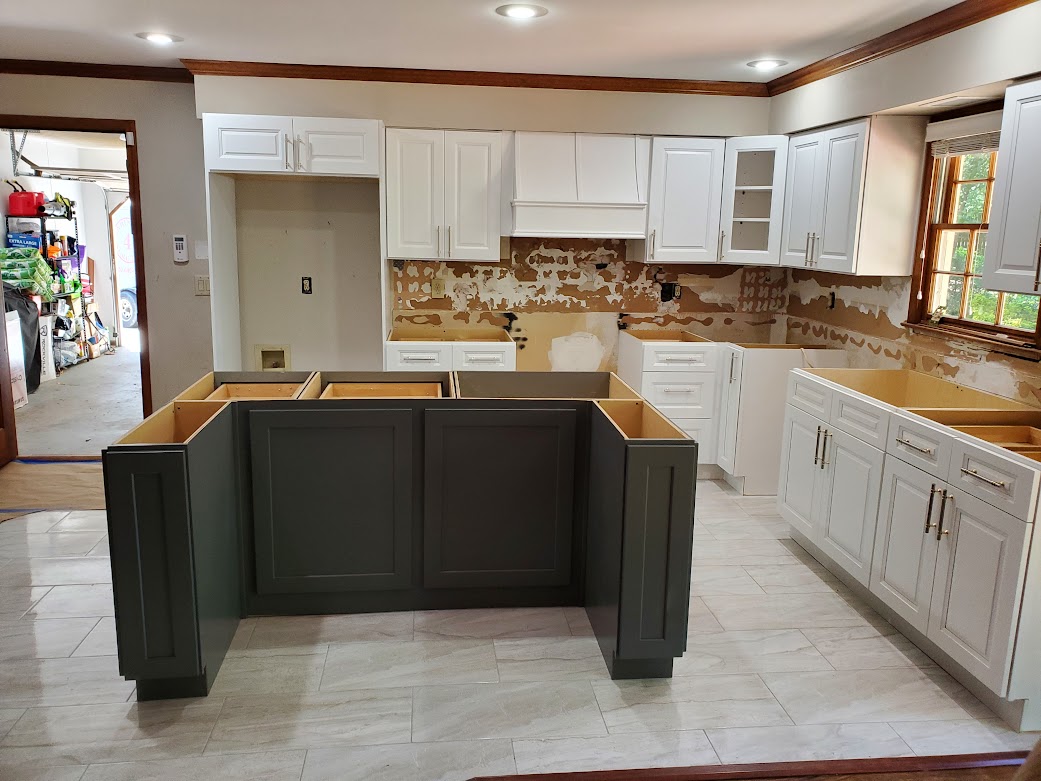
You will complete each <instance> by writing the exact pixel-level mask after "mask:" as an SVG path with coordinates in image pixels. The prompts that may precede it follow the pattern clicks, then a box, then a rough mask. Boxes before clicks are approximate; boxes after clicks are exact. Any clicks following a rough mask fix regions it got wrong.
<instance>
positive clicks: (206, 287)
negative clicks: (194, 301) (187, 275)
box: [195, 274, 210, 296]
mask: <svg viewBox="0 0 1041 781" xmlns="http://www.w3.org/2000/svg"><path fill="white" fill-rule="evenodd" d="M209 294H210V277H209V275H207V274H196V275H195V295H197V296H208V295H209Z"/></svg>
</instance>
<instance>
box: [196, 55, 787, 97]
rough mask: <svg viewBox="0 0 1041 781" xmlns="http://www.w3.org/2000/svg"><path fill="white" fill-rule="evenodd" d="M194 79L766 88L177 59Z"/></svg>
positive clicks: (663, 89) (718, 91)
mask: <svg viewBox="0 0 1041 781" xmlns="http://www.w3.org/2000/svg"><path fill="white" fill-rule="evenodd" d="M181 62H183V63H184V66H185V67H186V68H187V69H188V70H189V71H190V72H191V74H192V75H193V76H257V77H261V78H269V79H329V80H333V81H384V82H392V83H397V84H449V85H453V86H463V87H523V88H528V89H570V90H597V91H602V92H657V93H664V94H672V95H729V96H733V97H745V98H765V97H768V96H769V93H768V92H767V88H766V84H762V83H759V82H753V81H697V80H688V79H644V78H624V77H618V76H566V75H560V74H553V73H499V72H496V71H456V70H426V69H422V68H366V67H358V66H353V65H292V64H288V63H278V62H233V61H225V60H181Z"/></svg>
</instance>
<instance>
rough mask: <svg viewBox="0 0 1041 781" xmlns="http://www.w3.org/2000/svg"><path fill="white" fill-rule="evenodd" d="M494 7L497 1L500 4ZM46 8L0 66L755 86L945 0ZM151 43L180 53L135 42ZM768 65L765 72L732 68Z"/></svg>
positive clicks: (8, 18)
mask: <svg viewBox="0 0 1041 781" xmlns="http://www.w3.org/2000/svg"><path fill="white" fill-rule="evenodd" d="M500 1H501V0H500ZM536 2H538V3H540V4H541V5H544V6H545V7H546V8H548V9H549V14H548V15H547V16H545V17H542V18H540V19H536V20H532V21H528V22H515V21H512V20H508V19H505V18H503V17H501V16H498V15H496V14H495V10H494V9H495V7H496V6H497V5H499V2H496V0H425V1H424V0H283V1H282V2H275V1H274V0H103V1H102V0H87V1H86V2H85V1H84V0H76V1H73V0H50V1H49V2H47V3H45V4H44V5H42V6H41V7H40V9H39V10H38V11H34V10H32V8H30V7H27V6H26V4H25V3H20V2H14V1H13V0H12V2H5V3H2V4H0V52H2V54H0V56H2V57H6V58H14V59H34V60H64V61H72V62H96V63H110V64H125V65H166V66H170V65H178V64H179V63H178V59H179V58H181V57H184V58H199V59H217V60H255V61H262V62H285V63H308V64H323V65H325V64H328V65H363V66H383V67H398V68H433V69H451V70H486V71H517V72H527V73H563V74H580V75H592V76H637V77H659V78H682V79H721V80H728V81H768V80H769V79H771V78H774V77H775V76H777V75H779V74H780V73H784V72H786V71H789V70H794V69H795V68H798V67H801V66H803V65H808V64H809V63H811V62H815V61H816V60H819V59H821V58H823V57H826V56H828V55H831V54H835V53H836V52H839V51H842V50H843V49H846V48H849V47H850V46H853V45H855V44H858V43H862V42H864V41H866V40H869V39H871V38H873V37H875V36H878V35H881V34H882V33H885V32H888V31H890V30H894V29H896V28H898V27H902V26H903V25H905V24H909V23H910V22H913V21H915V20H917V19H921V18H922V17H925V16H928V15H930V14H933V13H936V12H937V11H940V10H942V9H944V8H947V7H949V6H952V5H955V3H956V2H957V0H857V1H854V0H536ZM145 31H148V32H151V31H163V32H169V33H172V34H174V35H178V36H181V37H183V38H184V39H185V40H184V42H183V43H178V44H175V45H173V46H168V47H165V48H160V47H156V46H154V45H153V44H149V43H147V42H145V41H143V40H141V39H139V38H136V37H135V36H134V34H135V33H138V32H145ZM763 57H778V58H781V59H785V60H788V61H789V63H790V64H789V65H788V66H787V67H786V68H784V69H782V70H779V71H773V72H771V73H769V74H765V73H760V72H757V71H754V70H752V69H751V68H748V67H746V66H745V63H746V62H748V61H749V60H753V59H758V58H763Z"/></svg>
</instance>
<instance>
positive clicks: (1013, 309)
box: [1001, 293, 1039, 332]
mask: <svg viewBox="0 0 1041 781" xmlns="http://www.w3.org/2000/svg"><path fill="white" fill-rule="evenodd" d="M1038 300H1039V299H1038V297H1037V296H1028V295H1024V294H1023V293H1006V294H1005V311H1004V312H1003V313H1002V315H1001V324H1002V325H1003V326H1006V327H1008V328H1022V329H1023V330H1025V331H1031V332H1033V330H1034V328H1036V327H1037V302H1038Z"/></svg>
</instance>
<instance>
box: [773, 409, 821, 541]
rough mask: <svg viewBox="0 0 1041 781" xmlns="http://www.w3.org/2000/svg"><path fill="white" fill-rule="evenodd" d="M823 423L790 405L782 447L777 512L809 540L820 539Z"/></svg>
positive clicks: (786, 415) (785, 421)
mask: <svg viewBox="0 0 1041 781" xmlns="http://www.w3.org/2000/svg"><path fill="white" fill-rule="evenodd" d="M823 435H824V423H823V422H822V421H821V420H819V419H817V418H815V417H813V415H810V414H809V413H806V412H803V411H802V410H801V409H798V408H796V407H793V406H792V405H790V404H789V405H787V406H786V408H785V416H784V439H783V441H782V445H781V474H780V479H779V480H778V484H777V511H778V512H779V513H780V514H781V516H782V517H783V518H784V519H785V520H786V521H788V522H789V523H790V524H791V525H792V528H794V529H796V530H797V531H799V532H802V533H803V534H804V535H806V536H807V537H808V538H809V539H810V540H812V541H816V540H817V539H818V536H819V535H818V528H817V527H818V524H817V515H818V512H817V503H818V501H817V500H818V495H817V484H818V482H819V481H820V479H821V477H820V475H821V466H820V443H821V439H822V438H823Z"/></svg>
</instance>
